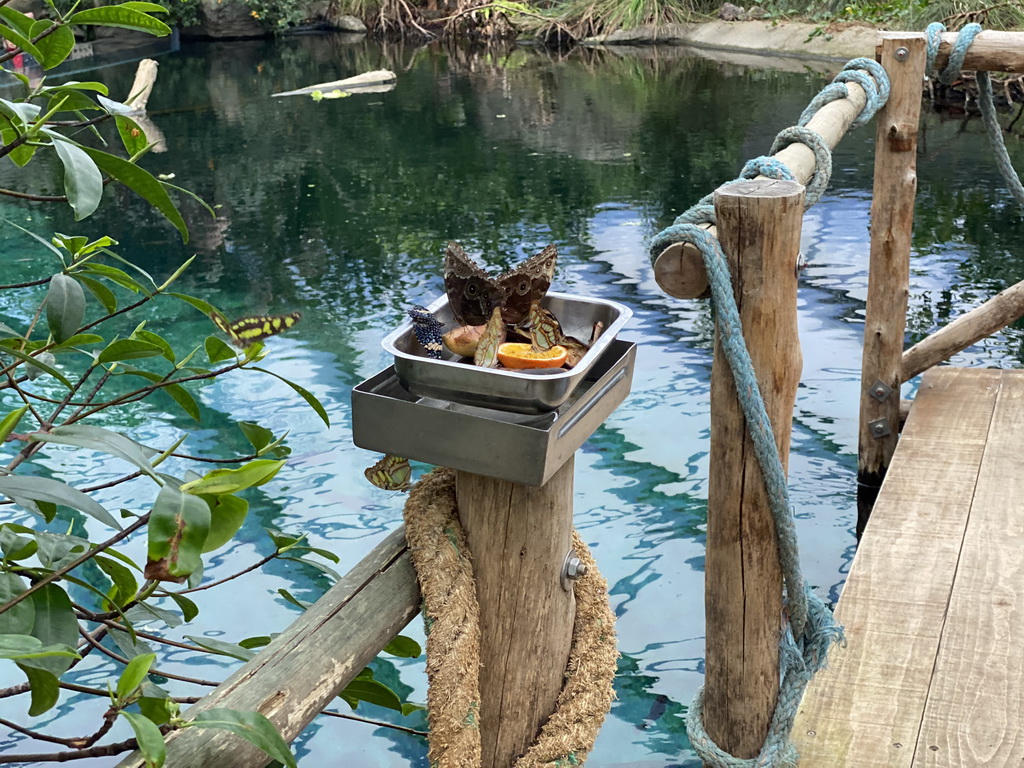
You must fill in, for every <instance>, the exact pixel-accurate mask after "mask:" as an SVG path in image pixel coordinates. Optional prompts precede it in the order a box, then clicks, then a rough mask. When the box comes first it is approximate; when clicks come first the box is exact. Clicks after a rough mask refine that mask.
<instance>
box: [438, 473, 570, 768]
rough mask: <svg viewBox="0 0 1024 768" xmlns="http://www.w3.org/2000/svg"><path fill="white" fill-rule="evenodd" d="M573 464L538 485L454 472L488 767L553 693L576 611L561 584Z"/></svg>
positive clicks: (534, 721) (524, 735) (526, 740)
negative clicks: (472, 601) (472, 595)
mask: <svg viewBox="0 0 1024 768" xmlns="http://www.w3.org/2000/svg"><path fill="white" fill-rule="evenodd" d="M573 465H574V460H573V458H572V457H570V459H569V460H568V461H567V462H566V463H565V464H564V465H563V466H562V467H561V469H559V470H558V471H557V472H556V473H555V474H554V475H553V476H552V478H551V479H550V480H548V482H547V483H546V484H545V485H543V486H542V487H540V488H534V487H531V486H527V485H521V484H519V483H512V482H509V481H507V480H497V479H494V478H490V477H483V476H481V475H473V474H470V473H468V472H461V471H460V472H457V473H456V489H457V491H456V493H457V495H458V503H459V519H460V520H461V521H462V525H463V527H464V528H465V530H466V540H467V541H468V543H469V549H470V551H471V552H472V553H473V574H474V577H475V578H476V588H477V598H478V600H479V603H480V662H481V667H480V701H481V703H480V741H481V753H482V756H483V757H482V761H481V763H482V765H485V766H489V767H490V768H509V767H510V766H511V765H512V764H513V763H514V762H515V760H516V759H517V758H518V757H519V756H520V755H522V754H523V753H524V752H525V751H526V749H527V748H528V747H529V746H530V745H531V744H532V743H533V742H534V741H535V740H536V738H537V734H538V733H539V732H540V728H541V726H542V725H543V724H544V723H545V722H547V719H548V718H549V717H550V716H551V713H552V712H554V709H555V702H556V700H557V698H558V694H559V692H560V691H561V690H562V682H563V680H564V677H565V667H566V663H567V662H568V659H569V650H570V647H571V645H572V626H573V620H574V618H575V615H576V601H575V599H574V597H573V594H572V592H571V591H566V590H564V589H563V588H562V585H561V574H562V565H563V563H564V562H565V556H566V554H567V553H568V552H569V551H570V550H571V549H572V490H573Z"/></svg>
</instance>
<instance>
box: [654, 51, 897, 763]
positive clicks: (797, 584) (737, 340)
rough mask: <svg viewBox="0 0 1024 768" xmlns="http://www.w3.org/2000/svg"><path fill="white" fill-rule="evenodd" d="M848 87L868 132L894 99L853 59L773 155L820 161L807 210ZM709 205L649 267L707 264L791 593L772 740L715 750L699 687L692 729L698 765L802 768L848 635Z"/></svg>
mask: <svg viewBox="0 0 1024 768" xmlns="http://www.w3.org/2000/svg"><path fill="white" fill-rule="evenodd" d="M846 81H854V82H857V83H858V84H859V85H861V86H862V87H863V88H864V90H865V92H866V93H867V103H866V104H865V107H864V109H863V111H862V112H861V114H860V115H859V116H858V118H857V120H856V121H855V123H854V125H863V124H865V123H867V122H868V121H869V120H870V119H871V118H872V117H873V116H874V115H875V113H876V112H877V111H878V110H879V109H881V108H882V107H883V106H884V105H885V103H886V101H887V100H888V97H889V79H888V76H887V75H886V73H885V70H884V69H883V68H882V67H881V66H880V65H879V64H877V63H876V62H874V61H871V60H870V59H855V60H853V61H851V62H849V63H848V64H847V65H846V67H845V68H844V70H843V72H840V74H839V75H838V76H837V77H836V78H835V80H834V81H833V83H832V84H830V85H828V86H826V87H825V88H824V89H823V90H822V92H820V93H819V94H818V95H817V96H816V97H815V98H814V99H813V100H812V101H811V103H810V104H809V105H808V107H807V108H806V109H805V110H804V112H803V114H802V115H801V116H800V125H799V126H794V127H792V128H787V129H785V130H783V131H781V132H780V133H779V135H778V136H777V137H776V140H775V142H774V144H773V146H772V148H771V152H772V153H773V154H774V153H776V152H778V151H779V150H780V149H782V148H783V147H785V146H787V145H789V144H791V143H793V142H794V141H800V142H802V143H804V144H806V145H807V146H808V147H809V148H810V149H811V150H812V151H813V152H814V154H815V172H814V175H813V176H812V178H811V180H810V183H809V184H808V193H807V197H806V198H805V203H804V204H805V207H808V208H809V207H810V206H812V205H814V204H815V203H816V202H818V200H819V199H820V198H821V195H822V194H823V192H824V190H825V188H826V187H827V185H828V181H829V177H830V175H831V170H832V162H831V152H830V150H829V148H828V146H827V145H826V143H825V141H824V140H823V139H822V138H821V136H820V135H818V134H816V133H815V132H814V131H811V130H809V129H807V128H806V127H805V126H806V124H807V122H808V121H810V119H811V117H813V115H814V113H815V112H816V111H817V110H818V109H820V108H821V107H822V106H823V105H824V104H827V103H828V102H830V101H834V100H836V99H840V98H845V97H846V95H847V89H846V86H845V85H844V82H846ZM757 175H764V176H768V177H769V178H777V179H787V180H792V179H793V174H792V173H791V172H790V171H789V169H788V168H786V167H785V166H784V165H783V164H782V163H780V162H778V161H777V160H774V159H773V158H771V157H760V158H756V159H755V160H752V161H750V162H748V163H747V164H746V165H745V166H744V169H743V172H742V173H741V175H740V178H739V179H737V180H736V181H740V180H743V179H745V178H754V177H755V176H757ZM727 183H734V182H727ZM712 199H713V197H712V195H707V196H705V197H704V198H702V199H701V200H700V201H698V203H697V204H696V205H694V206H692V207H691V208H689V209H688V210H686V211H684V212H683V213H682V214H681V215H680V216H679V217H677V218H676V220H675V222H673V224H672V225H671V226H669V227H666V228H665V229H664V230H662V231H661V232H660V233H658V235H656V236H655V238H654V239H653V241H652V243H651V255H652V258H656V257H657V255H658V254H659V253H661V251H663V250H664V249H665V248H667V247H668V246H669V245H671V244H673V243H677V242H687V243H692V244H693V245H694V246H696V247H697V249H698V250H699V251H700V253H701V256H702V258H703V260H704V266H705V269H706V271H707V275H708V282H709V284H710V287H711V300H712V303H713V305H714V307H715V324H716V328H717V330H718V333H719V334H720V337H721V340H722V347H723V349H724V351H725V356H726V360H727V362H728V365H729V368H730V370H731V371H732V375H733V378H734V380H735V382H736V390H737V395H738V398H739V401H740V404H741V406H742V409H743V413H744V417H745V419H746V422H747V428H748V430H749V431H750V435H751V438H752V442H753V444H754V450H755V453H756V455H757V461H758V464H759V465H760V467H761V472H762V475H763V477H764V482H765V488H766V490H767V495H768V498H769V503H770V507H771V512H772V518H773V520H774V522H775V532H776V537H777V544H778V550H779V560H780V563H781V567H782V573H783V581H784V585H785V590H784V591H785V594H784V606H785V614H786V616H785V622H784V627H783V631H782V636H781V638H780V641H779V665H780V675H781V679H782V681H781V685H780V688H779V695H778V698H777V700H776V705H775V710H774V712H773V714H772V720H771V724H770V726H769V729H768V734H767V737H766V739H765V742H764V745H763V746H762V747H761V750H760V752H759V754H758V755H757V757H755V758H751V759H743V758H736V757H733V756H732V755H730V754H728V753H726V752H724V751H723V750H722V749H720V748H719V747H718V745H717V744H715V743H714V741H713V740H712V739H711V737H710V736H709V735H708V733H707V731H706V730H705V728H704V723H703V703H704V690H703V687H702V688H701V689H699V690H698V691H697V694H696V696H695V697H694V700H693V703H692V704H691V705H690V709H689V712H688V714H687V720H686V730H687V734H688V736H689V738H690V742H691V744H692V745H693V747H694V749H695V750H696V751H697V754H698V756H699V757H700V759H701V760H702V761H703V762H704V763H705V764H706V765H709V766H713V768H776V767H778V766H788V765H795V764H796V758H797V756H796V750H795V748H794V747H793V745H792V743H791V742H790V740H789V734H790V732H791V731H792V727H793V720H794V718H795V717H796V713H797V709H798V707H799V704H800V700H801V698H802V697H803V692H804V690H805V688H806V687H807V683H808V682H810V680H811V678H812V677H813V676H814V673H815V672H817V671H818V670H819V669H821V668H822V667H823V666H824V665H825V662H826V659H827V655H828V649H829V647H830V646H831V645H832V644H833V643H837V642H843V630H842V627H840V626H837V625H836V623H835V620H834V618H833V616H832V612H831V611H830V610H829V609H828V607H827V606H826V605H825V604H824V602H823V601H822V600H821V598H819V597H818V596H817V595H815V594H814V592H813V591H812V590H811V589H810V588H809V587H808V586H807V585H806V584H805V582H804V579H803V574H802V572H801V570H800V555H799V548H798V545H797V538H796V529H795V526H794V523H793V512H792V509H791V507H790V503H789V492H788V489H787V486H786V474H785V470H784V469H783V466H782V460H781V457H780V456H779V452H778V448H777V446H776V443H775V439H774V437H773V432H772V427H771V423H770V420H769V417H768V413H767V410H766V408H765V404H764V398H763V397H762V395H761V391H760V388H759V387H758V384H757V377H756V374H755V371H754V367H753V363H752V361H751V358H750V353H749V352H748V350H747V347H746V343H745V341H744V339H743V328H742V326H741V323H740V316H739V311H738V309H737V306H736V300H735V297H734V296H733V289H732V279H731V276H730V274H729V268H728V264H727V262H726V259H725V254H724V253H722V249H721V246H720V245H719V243H718V240H717V239H716V238H715V237H713V236H712V235H711V234H709V233H708V232H706V231H705V230H703V229H701V228H700V227H699V226H697V225H698V224H702V223H711V224H715V223H716V222H715V214H714V206H713V205H712Z"/></svg>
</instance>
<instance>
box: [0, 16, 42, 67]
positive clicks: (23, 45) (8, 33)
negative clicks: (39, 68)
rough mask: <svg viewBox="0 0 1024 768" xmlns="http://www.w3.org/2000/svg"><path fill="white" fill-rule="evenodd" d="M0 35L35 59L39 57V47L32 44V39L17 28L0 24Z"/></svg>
mask: <svg viewBox="0 0 1024 768" xmlns="http://www.w3.org/2000/svg"><path fill="white" fill-rule="evenodd" d="M0 37H3V38H5V39H6V40H10V41H11V42H12V43H14V44H15V45H16V46H18V47H19V48H20V49H21V50H23V51H24V52H25V53H27V54H29V55H31V56H32V57H34V58H35V59H37V60H38V59H41V58H42V54H41V53H40V52H39V49H38V48H36V47H35V46H34V45H32V41H31V40H30V39H29V38H27V37H26V36H25V35H23V34H22V33H21V32H18V31H17V30H14V29H11V28H10V27H8V26H6V25H4V24H0Z"/></svg>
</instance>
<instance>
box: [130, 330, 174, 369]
mask: <svg viewBox="0 0 1024 768" xmlns="http://www.w3.org/2000/svg"><path fill="white" fill-rule="evenodd" d="M132 336H133V337H134V338H136V339H141V340H142V341H148V342H149V343H150V344H156V345H157V346H158V347H160V349H161V350H162V351H161V353H160V354H161V355H163V356H164V358H166V359H167V360H169V361H170V362H172V363H173V362H174V349H173V348H172V347H171V345H170V343H169V342H168V341H167V339H165V338H164V337H163V336H161V335H160V334H159V333H153V332H152V331H146V330H139V331H136V332H135V333H133V334H132Z"/></svg>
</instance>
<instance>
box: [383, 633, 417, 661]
mask: <svg viewBox="0 0 1024 768" xmlns="http://www.w3.org/2000/svg"><path fill="white" fill-rule="evenodd" d="M384 653H390V654H391V655H392V656H398V657H399V658H402V659H415V658H416V657H418V656H419V655H420V654H422V653H423V649H422V648H420V644H419V643H417V642H416V641H415V640H413V639H412V638H411V637H405V635H397V636H396V637H395V638H394V639H393V640H392V641H391V642H390V643H388V644H387V645H385V646H384Z"/></svg>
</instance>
